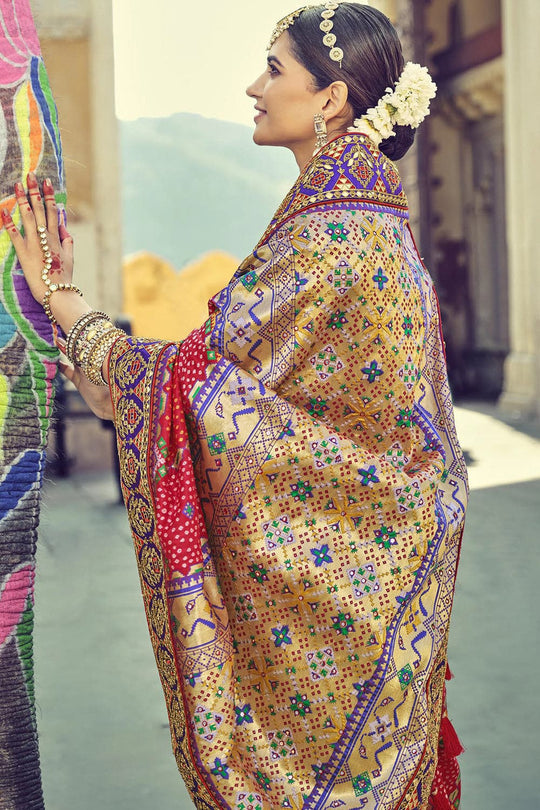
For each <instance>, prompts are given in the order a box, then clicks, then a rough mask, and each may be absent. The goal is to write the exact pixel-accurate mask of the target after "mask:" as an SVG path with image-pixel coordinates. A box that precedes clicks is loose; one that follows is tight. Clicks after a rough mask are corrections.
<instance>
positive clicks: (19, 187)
mask: <svg viewBox="0 0 540 810" xmlns="http://www.w3.org/2000/svg"><path fill="white" fill-rule="evenodd" d="M15 194H24V188H23V184H22V183H15Z"/></svg>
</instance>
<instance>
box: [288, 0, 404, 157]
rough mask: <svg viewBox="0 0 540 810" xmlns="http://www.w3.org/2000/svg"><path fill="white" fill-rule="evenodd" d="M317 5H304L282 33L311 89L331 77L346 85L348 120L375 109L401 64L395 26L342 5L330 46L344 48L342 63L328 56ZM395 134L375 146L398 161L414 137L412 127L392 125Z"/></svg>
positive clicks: (361, 8) (356, 6)
mask: <svg viewBox="0 0 540 810" xmlns="http://www.w3.org/2000/svg"><path fill="white" fill-rule="evenodd" d="M323 10H324V7H323V6H313V7H309V8H307V9H305V10H304V11H303V12H302V13H301V14H300V16H299V17H298V18H297V19H296V20H295V22H294V24H293V25H291V26H290V27H289V28H288V29H287V31H288V34H289V36H290V39H291V44H292V50H293V53H294V56H295V58H296V59H298V61H299V62H300V63H301V64H302V65H303V66H304V67H305V68H306V70H308V71H309V72H310V73H311V75H312V76H313V78H314V81H315V86H316V88H317V90H322V89H323V88H325V87H328V85H329V84H332V82H335V81H344V82H345V84H346V85H347V87H348V88H349V103H350V104H351V107H352V110H353V113H354V118H355V119H356V118H361V116H362V115H364V114H365V113H366V112H367V110H368V109H369V108H370V107H375V106H376V105H377V102H378V101H379V99H381V98H382V96H384V94H385V92H386V88H387V87H392V88H393V87H394V85H395V83H396V82H397V80H398V79H399V77H400V76H401V72H402V70H403V66H404V59H403V53H402V50H401V43H400V41H399V37H398V35H397V32H396V29H395V28H394V26H393V25H392V23H391V22H390V20H389V19H388V17H386V16H385V15H384V14H383V13H382V12H380V11H378V10H377V9H375V8H371V6H366V5H361V4H360V3H342V4H340V5H339V6H338V8H337V9H336V12H335V15H334V17H333V18H332V22H333V23H334V27H333V29H332V33H333V34H335V35H336V37H337V42H336V47H339V48H341V49H342V50H343V52H344V57H343V62H342V66H341V67H340V66H339V62H333V61H332V60H331V59H330V56H329V54H330V48H327V47H326V45H324V44H323V41H322V40H323V36H324V33H323V32H322V31H321V30H320V28H319V26H320V23H321V11H323ZM394 131H395V133H396V134H395V136H392V137H390V138H387V139H386V140H384V141H382V142H381V144H380V146H379V149H380V150H381V152H384V154H385V155H386V156H387V157H389V158H390V159H391V160H399V159H400V158H402V157H403V155H404V154H405V153H406V152H407V150H408V149H409V148H410V146H411V145H412V143H413V141H414V130H413V129H412V128H411V127H408V126H398V125H397V124H395V125H394Z"/></svg>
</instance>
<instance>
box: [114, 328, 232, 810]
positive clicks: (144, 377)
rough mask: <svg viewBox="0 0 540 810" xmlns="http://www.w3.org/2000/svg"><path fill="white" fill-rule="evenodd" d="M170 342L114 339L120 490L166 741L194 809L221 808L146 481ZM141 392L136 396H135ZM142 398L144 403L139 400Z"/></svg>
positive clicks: (209, 809)
mask: <svg viewBox="0 0 540 810" xmlns="http://www.w3.org/2000/svg"><path fill="white" fill-rule="evenodd" d="M170 346H171V344H163V343H155V344H146V345H142V344H140V343H137V342H135V341H133V340H131V339H129V338H126V339H123V340H119V341H117V342H116V343H115V345H114V347H113V349H112V351H111V355H110V359H109V375H110V380H111V382H113V381H114V384H113V385H111V394H112V402H113V409H114V419H115V424H116V428H117V441H118V452H119V458H120V477H121V486H122V493H123V496H124V501H125V504H126V508H127V511H128V515H129V519H130V525H131V530H132V536H133V541H134V546H135V555H136V558H137V567H138V571H139V578H140V583H141V591H142V596H143V602H144V607H145V613H146V617H147V622H148V629H149V633H150V640H151V643H152V648H153V651H154V656H155V659H156V664H157V668H158V672H159V676H160V680H161V685H162V689H163V693H164V697H165V704H166V706H167V713H168V716H169V725H170V732H171V741H172V747H173V752H174V756H175V759H176V763H177V766H178V770H179V772H180V774H181V776H182V778H183V780H184V782H185V784H186V786H187V788H188V790H189V792H190V795H191V798H192V800H193V802H194V803H195V806H196V807H197V808H199V810H221V808H223V807H224V805H223V802H222V800H220V798H216V796H214V795H213V794H212V789H211V787H210V786H209V785H208V784H207V782H206V780H205V777H204V775H203V774H202V773H201V771H200V770H199V769H198V767H197V765H196V757H195V756H194V755H193V749H192V743H191V739H190V733H189V722H188V712H187V707H186V704H185V695H184V691H183V689H182V679H181V677H180V675H179V671H178V663H177V659H176V652H175V645H174V641H173V631H172V628H171V620H170V615H169V611H168V608H167V581H168V571H167V563H166V559H165V555H164V553H163V551H162V548H161V543H160V539H159V536H158V533H157V521H156V517H155V500H154V494H153V486H152V467H151V462H152V459H151V452H152V451H151V447H152V445H151V439H152V434H153V432H154V430H155V427H154V418H155V414H156V408H157V407H158V404H159V402H158V387H159V384H160V374H163V367H164V364H165V363H166V356H167V350H168V349H169V348H170ZM140 394H142V396H140ZM143 403H146V407H145V406H144V405H143ZM130 445H135V446H136V448H137V449H138V451H139V453H140V463H139V468H140V470H141V475H140V477H138V478H136V479H135V480H133V475H132V472H131V470H130V468H129V467H130V465H129V459H128V454H129V449H130Z"/></svg>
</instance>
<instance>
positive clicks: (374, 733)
mask: <svg viewBox="0 0 540 810" xmlns="http://www.w3.org/2000/svg"><path fill="white" fill-rule="evenodd" d="M247 92H248V95H249V96H250V97H251V98H253V99H254V100H255V109H256V111H257V115H256V118H255V123H256V127H255V134H254V139H255V141H256V143H258V144H266V145H280V146H286V147H288V148H289V149H291V150H292V151H293V153H294V155H295V157H296V159H297V162H298V165H299V168H300V175H299V178H298V180H297V181H296V183H295V185H294V186H293V188H292V189H291V191H290V192H289V194H288V195H287V197H286V198H285V200H284V201H283V203H282V205H281V206H280V208H279V210H278V212H277V214H276V216H275V217H274V219H273V220H272V222H271V223H270V225H269V227H268V229H267V231H266V233H265V234H264V236H263V237H262V238H261V240H260V241H259V243H258V245H257V247H256V248H255V250H254V252H253V253H252V254H251V255H250V256H249V257H248V258H247V259H246V260H245V261H244V262H243V263H242V265H241V266H240V268H239V269H238V271H237V273H236V274H235V276H234V278H233V279H232V281H231V282H230V284H229V285H228V286H227V287H226V288H225V289H224V290H222V291H221V293H219V294H218V295H217V296H216V297H215V298H214V299H213V300H212V301H211V302H210V318H209V320H208V321H207V323H206V324H205V325H204V326H203V327H202V328H201V329H199V330H196V331H194V332H193V333H191V335H190V336H189V337H188V338H187V339H186V340H185V341H184V342H183V343H182V344H181V345H175V344H165V343H163V342H156V341H154V342H152V341H145V340H139V339H132V338H128V337H126V336H125V335H124V334H123V333H121V332H120V331H119V330H115V329H114V328H113V326H112V324H111V323H110V322H109V321H108V319H107V317H106V316H105V315H103V314H102V313H95V312H93V311H92V310H91V309H90V307H89V306H88V304H86V302H85V301H84V299H83V298H82V297H81V296H80V293H79V291H78V290H77V288H75V287H74V286H73V285H72V283H71V275H72V243H71V239H70V237H69V235H68V233H67V231H66V230H65V227H64V226H63V225H61V226H60V228H58V227H57V221H58V215H57V210H56V205H55V200H54V191H53V189H52V187H51V185H50V183H47V182H45V184H44V187H43V190H44V198H45V204H44V206H43V204H42V202H41V200H40V192H39V187H38V183H37V180H36V179H35V177H29V179H28V191H29V198H30V202H28V201H27V198H26V196H25V193H24V189H23V187H22V185H20V184H19V185H18V186H17V188H16V194H17V199H18V204H19V208H20V211H21V219H22V223H23V225H24V230H25V237H24V238H23V237H22V236H21V235H20V233H19V232H18V230H17V228H16V227H15V225H14V224H13V221H12V220H11V218H10V215H9V213H8V212H4V213H3V217H4V224H5V226H6V227H7V228H8V230H9V232H10V234H11V237H12V240H13V244H14V246H15V248H16V250H17V254H18V256H19V259H20V262H21V265H22V267H23V270H24V273H25V276H26V278H27V280H28V283H29V285H30V287H31V290H32V292H33V294H34V296H35V298H36V299H37V300H38V301H43V304H44V307H45V310H46V311H47V313H48V314H49V316H50V318H51V320H53V322H57V323H58V324H59V325H60V327H61V329H62V330H63V331H64V333H66V334H67V338H66V340H65V341H60V345H61V347H63V349H64V350H65V352H66V354H67V355H68V356H69V357H70V358H71V359H72V360H73V361H74V366H64V369H65V373H66V375H67V376H68V377H69V378H70V379H72V380H73V381H74V382H75V384H76V385H77V387H78V388H79V390H80V391H81V393H82V394H83V395H84V396H85V398H86V399H87V401H88V402H89V404H90V405H91V407H93V409H94V411H95V412H96V413H97V414H98V415H100V416H105V415H108V416H110V417H111V418H113V419H114V421H115V425H116V428H117V434H118V445H119V453H120V460H121V470H122V480H123V487H124V495H125V500H126V505H127V509H128V513H129V517H130V522H131V526H132V531H133V537H134V541H135V548H136V553H137V559H138V564H139V570H140V575H141V584H142V590H143V595H144V599H145V605H146V610H147V615H148V620H149V627H150V633H151V636H152V641H153V645H154V651H155V655H156V661H157V664H158V668H159V672H160V676H161V680H162V684H163V689H164V692H165V698H166V702H167V707H168V711H169V717H170V725H171V735H172V741H173V747H174V750H175V754H176V757H177V761H178V765H179V768H180V771H181V773H182V775H183V777H184V779H185V780H186V783H187V785H188V788H189V790H190V791H191V794H192V797H193V800H194V802H195V804H196V805H197V806H198V807H204V808H208V807H212V808H218V807H234V808H248V807H260V808H264V809H265V810H266V808H268V809H270V808H279V807H290V808H300V807H305V808H334V807H343V808H353V807H354V808H356V807H366V808H368V807H369V808H375V807H376V808H383V807H384V808H407V810H412V808H429V807H433V808H455V807H457V806H458V804H459V770H458V768H457V764H456V761H455V755H456V754H457V753H458V752H459V744H458V742H457V739H456V737H455V734H454V732H453V729H452V727H451V725H450V723H449V721H448V718H447V716H446V709H445V689H444V680H445V675H446V672H447V663H446V646H447V634H448V623H449V615H450V610H451V605H452V595H453V588H454V578H455V572H456V565H457V559H458V554H459V546H460V540H461V534H462V529H463V520H464V510H465V503H466V497H467V484H466V472H465V466H464V463H463V458H462V455H461V452H460V450H459V446H458V443H457V439H456V434H455V428H454V422H453V415H452V404H451V398H450V393H449V389H448V383H447V377H446V368H445V361H444V352H443V344H442V339H441V334H440V324H439V316H438V309H437V301H436V297H435V293H434V290H433V286H432V283H431V281H430V278H429V275H428V274H427V271H426V270H425V268H424V267H423V266H422V263H421V260H420V258H419V256H418V252H417V250H416V247H415V244H414V241H413V238H412V235H411V232H410V229H409V225H408V213H407V202H406V198H405V196H404V193H403V191H402V187H401V182H400V178H399V175H398V173H397V170H396V168H395V166H394V164H393V163H392V162H391V161H390V160H389V158H393V159H398V158H400V157H401V156H402V155H403V154H404V153H405V152H406V150H407V148H408V147H409V146H410V144H411V142H412V140H413V128H414V127H416V126H418V124H419V123H420V121H421V120H422V118H423V117H424V115H425V114H426V113H427V108H428V104H429V99H430V98H431V97H432V96H433V94H434V86H433V84H432V82H431V81H430V79H429V77H428V75H427V71H425V69H424V68H420V67H419V66H414V65H410V64H408V65H407V66H405V67H404V65H403V57H402V54H401V48H400V45H399V41H398V39H397V35H396V33H395V31H394V29H393V27H392V26H391V24H390V22H389V21H388V20H387V18H386V17H384V15H382V14H381V13H379V12H377V11H375V10H374V9H372V8H370V7H368V6H365V5H359V4H355V3H343V4H338V3H335V2H326V3H323V4H322V5H319V6H315V7H309V8H304V9H299V10H298V11H295V12H293V13H292V14H291V15H289V16H288V17H286V18H285V19H284V20H282V21H281V22H280V23H279V24H278V26H277V27H276V30H275V31H274V33H273V35H272V40H271V43H270V49H269V54H268V66H267V70H266V71H265V73H264V74H263V75H262V76H261V77H259V78H258V79H257V81H255V82H254V83H253V84H252V85H251V86H250V87H249V88H248V91H247ZM314 149H315V153H314V154H313V152H314ZM60 293H62V294H60Z"/></svg>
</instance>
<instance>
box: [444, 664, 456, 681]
mask: <svg viewBox="0 0 540 810" xmlns="http://www.w3.org/2000/svg"><path fill="white" fill-rule="evenodd" d="M453 677H454V676H453V675H452V672H451V670H450V665H449V664H448V663H447V664H446V675H445V678H446V680H447V681H451V680H452V678H453Z"/></svg>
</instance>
